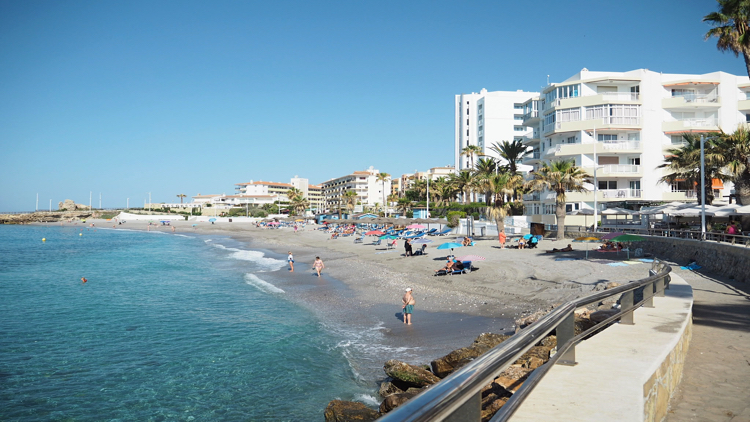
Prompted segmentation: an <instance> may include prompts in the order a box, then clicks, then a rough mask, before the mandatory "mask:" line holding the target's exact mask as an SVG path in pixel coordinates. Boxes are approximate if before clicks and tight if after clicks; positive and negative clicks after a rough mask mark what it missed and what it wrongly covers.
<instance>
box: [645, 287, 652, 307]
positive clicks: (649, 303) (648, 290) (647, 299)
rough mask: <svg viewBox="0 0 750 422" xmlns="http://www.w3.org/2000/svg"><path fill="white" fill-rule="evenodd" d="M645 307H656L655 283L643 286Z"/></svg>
mask: <svg viewBox="0 0 750 422" xmlns="http://www.w3.org/2000/svg"><path fill="white" fill-rule="evenodd" d="M643 307H644V308H653V307H654V283H648V284H646V285H645V286H643Z"/></svg>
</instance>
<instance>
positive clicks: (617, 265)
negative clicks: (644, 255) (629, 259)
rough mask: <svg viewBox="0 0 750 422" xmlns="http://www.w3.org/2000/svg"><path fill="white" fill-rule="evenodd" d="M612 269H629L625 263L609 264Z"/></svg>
mask: <svg viewBox="0 0 750 422" xmlns="http://www.w3.org/2000/svg"><path fill="white" fill-rule="evenodd" d="M607 265H609V266H610V267H627V266H628V264H625V263H624V262H613V263H611V264H607Z"/></svg>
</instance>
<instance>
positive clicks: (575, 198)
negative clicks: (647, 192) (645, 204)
mask: <svg viewBox="0 0 750 422" xmlns="http://www.w3.org/2000/svg"><path fill="white" fill-rule="evenodd" d="M642 192H643V191H641V190H640V189H601V190H600V189H597V190H596V200H597V201H599V202H616V201H623V200H627V199H639V198H641V195H642ZM565 200H566V201H567V202H593V201H594V191H593V190H590V191H588V192H568V193H566V194H565Z"/></svg>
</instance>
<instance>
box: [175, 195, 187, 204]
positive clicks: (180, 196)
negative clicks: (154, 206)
mask: <svg viewBox="0 0 750 422" xmlns="http://www.w3.org/2000/svg"><path fill="white" fill-rule="evenodd" d="M177 197H178V198H180V204H181V203H182V198H185V197H187V195H185V194H184V193H178V194H177Z"/></svg>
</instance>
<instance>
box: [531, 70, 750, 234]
mask: <svg viewBox="0 0 750 422" xmlns="http://www.w3.org/2000/svg"><path fill="white" fill-rule="evenodd" d="M523 107H524V113H523V123H522V124H523V125H524V126H529V127H531V128H532V131H531V133H530V136H528V137H527V139H525V140H524V143H525V144H526V145H528V146H529V148H530V149H531V150H532V152H531V154H529V155H528V156H527V157H526V158H525V159H524V161H523V164H527V165H531V166H533V167H534V169H538V168H539V167H540V165H541V164H542V163H543V162H551V161H554V160H561V159H568V160H570V159H573V160H574V161H575V164H576V165H577V166H580V167H582V168H583V170H585V171H586V172H587V173H588V174H589V175H592V176H593V175H594V172H595V171H596V176H597V177H596V189H594V186H593V185H590V186H588V187H589V189H590V190H591V191H590V192H586V193H569V194H567V195H566V199H567V205H566V208H567V209H568V211H569V212H573V211H577V210H583V209H589V210H593V207H594V190H595V191H596V199H597V207H598V208H599V210H600V211H601V210H603V209H605V208H608V207H616V206H617V207H622V206H625V205H632V206H635V208H638V206H647V205H650V204H653V203H655V202H665V201H667V202H668V201H684V202H694V201H695V187H694V186H686V185H685V184H684V183H680V182H677V183H674V184H664V183H659V182H658V180H659V178H661V177H662V176H664V175H665V174H667V173H668V171H666V170H663V169H657V167H658V166H659V165H660V164H663V163H664V156H665V153H666V151H667V150H668V149H671V148H675V147H679V146H681V145H682V143H683V139H682V135H683V134H685V133H686V132H692V133H696V134H700V133H708V132H716V131H718V130H720V129H722V130H724V131H725V132H732V131H734V130H735V129H736V128H737V126H738V125H740V124H744V123H746V122H747V121H748V114H746V113H750V80H748V77H747V76H735V75H731V74H728V73H724V72H715V73H708V74H704V75H683V74H662V73H659V72H653V71H650V70H647V69H638V70H633V71H629V72H592V71H589V70H587V69H583V70H581V71H580V72H579V73H578V74H576V75H573V76H572V77H571V78H569V79H568V80H566V81H564V82H561V83H553V84H550V85H548V86H547V87H546V88H544V89H543V90H542V93H541V94H540V95H538V96H536V97H534V98H531V99H529V100H528V101H526V102H525V103H524V104H523ZM595 157H596V158H595ZM529 177H530V175H528V176H527V179H528V178H529ZM713 188H714V190H715V194H716V197H717V199H719V198H721V197H725V196H727V195H729V193H730V192H729V189H730V187H729V186H722V184H721V183H720V182H719V181H714V186H713ZM524 204H525V208H526V210H525V214H526V215H529V216H530V221H534V222H542V223H545V224H555V217H554V212H555V194H554V193H553V192H541V193H538V192H535V193H531V194H528V195H525V196H524ZM632 206H631V207H630V208H633V207H632ZM577 220H580V221H577ZM592 221H593V220H592ZM566 223H567V224H571V225H575V224H584V217H580V216H578V217H577V219H576V218H571V221H570V222H569V221H568V219H566Z"/></svg>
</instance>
